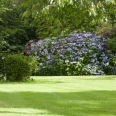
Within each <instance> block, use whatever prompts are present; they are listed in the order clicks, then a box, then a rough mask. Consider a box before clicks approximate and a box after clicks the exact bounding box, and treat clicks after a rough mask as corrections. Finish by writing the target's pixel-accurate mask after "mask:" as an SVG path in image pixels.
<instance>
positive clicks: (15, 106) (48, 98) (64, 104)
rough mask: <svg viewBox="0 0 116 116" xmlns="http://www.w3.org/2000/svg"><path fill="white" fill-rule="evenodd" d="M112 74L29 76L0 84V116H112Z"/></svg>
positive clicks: (115, 99)
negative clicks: (22, 80)
mask: <svg viewBox="0 0 116 116" xmlns="http://www.w3.org/2000/svg"><path fill="white" fill-rule="evenodd" d="M115 77H116V76H101V79H100V76H88V77H85V76H82V77H76V76H75V77H71V76H70V77H65V76H63V77H62V76H60V77H33V78H34V81H32V82H30V81H29V82H19V83H18V82H6V83H5V82H4V83H1V84H0V116H115V115H116V110H115V108H116V78H115ZM111 78H112V79H111Z"/></svg>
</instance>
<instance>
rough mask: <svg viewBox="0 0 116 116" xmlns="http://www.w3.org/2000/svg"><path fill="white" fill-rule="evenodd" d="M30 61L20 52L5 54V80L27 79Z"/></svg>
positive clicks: (30, 70) (29, 73) (30, 71)
mask: <svg viewBox="0 0 116 116" xmlns="http://www.w3.org/2000/svg"><path fill="white" fill-rule="evenodd" d="M30 59H31V58H30ZM30 63H31V62H30V60H29V58H28V60H27V57H25V56H23V55H21V54H15V55H7V56H6V58H5V66H6V75H7V80H9V81H23V80H27V79H29V78H30V77H29V76H30V75H31V73H32V68H31V65H30Z"/></svg>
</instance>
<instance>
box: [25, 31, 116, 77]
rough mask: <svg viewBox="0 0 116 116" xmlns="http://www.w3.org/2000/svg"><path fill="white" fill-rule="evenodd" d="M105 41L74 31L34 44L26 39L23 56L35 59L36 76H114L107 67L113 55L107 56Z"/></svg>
mask: <svg viewBox="0 0 116 116" xmlns="http://www.w3.org/2000/svg"><path fill="white" fill-rule="evenodd" d="M106 41H107V40H106V39H105V38H104V37H100V36H97V35H95V34H92V33H90V32H82V33H77V32H76V31H75V32H72V33H70V34H69V35H66V36H60V37H53V38H46V39H44V40H38V41H37V42H35V41H33V40H30V41H29V42H28V43H27V44H26V47H25V54H27V55H32V56H34V57H36V58H37V59H38V62H39V64H38V65H39V66H38V75H92V74H94V75H103V74H115V73H116V68H115V67H114V66H112V65H110V64H111V60H112V57H113V54H109V53H108V51H107V49H106ZM112 69H113V70H112ZM114 69H115V70H114Z"/></svg>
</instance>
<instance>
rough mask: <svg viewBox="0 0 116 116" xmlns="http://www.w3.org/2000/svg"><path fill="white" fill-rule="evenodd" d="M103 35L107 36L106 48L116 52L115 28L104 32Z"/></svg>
mask: <svg viewBox="0 0 116 116" xmlns="http://www.w3.org/2000/svg"><path fill="white" fill-rule="evenodd" d="M103 36H104V37H105V38H107V49H108V50H110V51H111V52H112V53H113V54H116V28H115V29H112V30H109V31H106V32H104V33H103Z"/></svg>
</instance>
